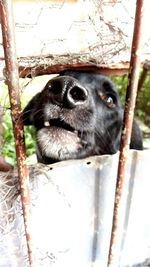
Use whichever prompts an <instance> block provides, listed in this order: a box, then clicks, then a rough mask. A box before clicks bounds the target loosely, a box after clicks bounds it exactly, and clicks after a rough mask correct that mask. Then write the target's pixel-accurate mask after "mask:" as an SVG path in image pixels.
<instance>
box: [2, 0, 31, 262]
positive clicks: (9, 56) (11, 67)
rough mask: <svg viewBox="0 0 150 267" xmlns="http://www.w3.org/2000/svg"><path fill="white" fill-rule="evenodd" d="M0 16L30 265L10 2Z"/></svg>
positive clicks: (26, 180)
mask: <svg viewBox="0 0 150 267" xmlns="http://www.w3.org/2000/svg"><path fill="white" fill-rule="evenodd" d="M0 18H1V27H2V36H3V48H4V55H5V64H6V76H7V78H6V80H7V84H8V90H9V98H10V106H11V117H12V124H13V132H14V139H15V148H16V157H17V165H18V177H19V183H20V190H21V201H22V209H23V217H24V225H25V234H26V240H27V250H28V256H29V263H30V266H35V265H34V257H33V248H32V239H31V216H30V215H31V214H30V193H29V176H28V169H27V166H26V162H25V160H26V154H25V144H24V133H23V122H22V119H21V116H20V115H21V106H20V97H19V73H18V63H17V57H16V47H15V37H14V21H13V12H12V1H11V0H4V1H3V0H1V1H0Z"/></svg>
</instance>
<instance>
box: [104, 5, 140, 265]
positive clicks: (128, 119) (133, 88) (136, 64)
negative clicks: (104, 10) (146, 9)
mask: <svg viewBox="0 0 150 267" xmlns="http://www.w3.org/2000/svg"><path fill="white" fill-rule="evenodd" d="M143 5H144V0H137V2H136V14H135V23H134V33H133V41H132V50H131V60H130V70H129V75H128V86H127V93H126V102H125V111H124V121H123V131H122V137H121V146H120V158H119V166H118V176H117V184H116V195H115V204H114V216H113V226H112V235H111V243H110V251H109V259H108V266H109V267H112V266H113V267H115V266H116V262H115V259H116V258H117V244H118V242H119V240H118V239H119V237H118V232H119V228H120V224H121V223H120V221H121V218H120V212H121V199H122V193H123V187H124V184H125V167H126V162H127V157H128V152H129V143H130V138H131V131H132V123H133V116H134V108H135V103H136V95H137V88H138V79H139V71H140V55H139V54H140V48H141V32H142V31H141V28H142V11H143Z"/></svg>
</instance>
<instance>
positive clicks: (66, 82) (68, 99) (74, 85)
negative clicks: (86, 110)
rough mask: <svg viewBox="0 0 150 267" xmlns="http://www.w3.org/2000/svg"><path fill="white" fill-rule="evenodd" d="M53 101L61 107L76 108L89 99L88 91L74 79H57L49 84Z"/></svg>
mask: <svg viewBox="0 0 150 267" xmlns="http://www.w3.org/2000/svg"><path fill="white" fill-rule="evenodd" d="M48 89H49V93H50V95H51V100H52V102H53V103H54V104H56V105H59V106H67V107H69V108H74V107H76V106H77V105H82V104H84V103H85V102H86V100H87V99H88V91H87V90H86V89H85V88H84V87H83V86H81V85H80V84H79V83H78V81H77V80H76V79H74V78H72V77H67V76H66V77H57V78H55V79H53V80H52V81H51V82H50V83H49V84H48Z"/></svg>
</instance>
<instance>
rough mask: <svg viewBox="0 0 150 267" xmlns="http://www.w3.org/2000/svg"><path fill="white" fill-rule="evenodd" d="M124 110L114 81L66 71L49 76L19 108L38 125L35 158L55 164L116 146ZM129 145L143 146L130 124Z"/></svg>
mask: <svg viewBox="0 0 150 267" xmlns="http://www.w3.org/2000/svg"><path fill="white" fill-rule="evenodd" d="M122 118H123V110H122V108H121V106H120V102H119V97H118V94H117V93H116V91H115V88H114V85H113V83H112V82H111V81H110V80H109V79H108V78H106V77H105V76H101V75H98V74H91V73H83V72H76V71H65V72H63V73H62V74H61V75H60V76H58V77H56V78H54V79H52V80H50V81H49V82H48V83H47V84H46V86H45V88H44V89H43V91H42V92H40V93H38V94H37V95H36V96H34V97H33V98H32V99H31V101H30V102H29V103H28V105H27V106H26V107H25V109H24V111H23V120H24V124H25V125H33V126H34V127H35V129H36V141H37V157H38V161H39V162H43V163H46V164H48V163H53V162H57V161H61V160H65V159H76V158H84V157H87V156H91V155H104V154H114V153H116V152H117V151H118V150H119V145H120V136H121V128H122ZM130 148H132V149H139V150H142V148H143V146H142V137H141V132H140V130H139V127H138V126H137V124H136V122H135V121H134V123H133V130H132V138H131V144H130Z"/></svg>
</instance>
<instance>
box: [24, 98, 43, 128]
mask: <svg viewBox="0 0 150 267" xmlns="http://www.w3.org/2000/svg"><path fill="white" fill-rule="evenodd" d="M40 95H41V93H38V94H36V95H35V96H34V97H33V98H32V99H31V100H30V101H29V103H28V104H27V105H26V107H25V108H24V110H23V112H22V118H23V123H24V125H32V124H33V121H34V113H35V110H36V107H37V104H38V103H39V99H40Z"/></svg>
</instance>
